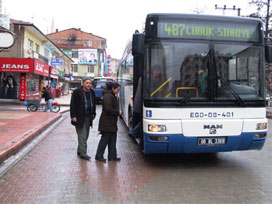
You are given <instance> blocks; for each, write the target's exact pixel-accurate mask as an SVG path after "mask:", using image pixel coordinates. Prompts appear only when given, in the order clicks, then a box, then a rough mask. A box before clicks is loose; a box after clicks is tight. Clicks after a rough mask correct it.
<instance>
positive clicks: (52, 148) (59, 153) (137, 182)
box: [0, 113, 161, 203]
mask: <svg viewBox="0 0 272 204" xmlns="http://www.w3.org/2000/svg"><path fill="white" fill-rule="evenodd" d="M67 115H68V114H66V116H67ZM98 115H99V113H98ZM96 121H97V120H96ZM119 127H121V130H120V131H119V133H120V134H124V133H125V134H127V133H126V130H125V127H124V126H123V125H122V124H121V123H120V124H119ZM96 130H97V122H96V124H95V127H94V129H93V130H92V132H91V134H90V139H89V141H88V145H89V146H88V152H89V154H90V155H91V156H92V159H91V161H89V162H88V161H85V160H81V159H79V158H78V157H77V156H76V148H77V140H76V133H75V130H74V127H73V126H71V125H70V119H69V117H67V118H66V119H65V121H64V122H63V123H62V124H61V125H60V126H58V127H57V128H56V129H55V130H54V131H53V132H52V133H51V134H49V135H48V136H47V137H46V138H45V139H44V140H43V141H42V142H41V143H39V144H38V145H37V146H36V147H35V148H34V149H33V150H32V151H31V152H30V153H29V155H27V156H26V157H24V158H23V159H22V160H21V161H20V162H19V163H18V164H16V165H15V166H14V167H13V168H12V169H11V170H9V171H8V172H7V173H6V174H5V175H4V176H3V177H2V178H1V179H0V202H1V201H2V202H4V203H24V202H25V203H113V202H121V201H128V200H129V197H131V196H133V195H134V194H135V193H136V192H137V191H138V190H139V189H140V188H143V187H144V185H145V184H146V183H148V182H150V181H151V180H152V179H153V178H154V177H156V176H157V175H158V174H159V173H160V171H161V170H159V169H157V168H156V167H153V166H151V165H149V164H148V163H146V164H144V165H143V163H144V162H143V161H144V157H143V155H142V154H141V153H140V152H139V151H138V147H137V146H136V145H135V144H133V143H132V142H131V143H128V140H129V138H128V137H124V136H125V135H123V137H121V138H120V137H119V140H118V147H117V148H118V155H119V156H121V157H122V160H121V162H108V163H106V164H104V163H100V162H96V161H95V160H94V155H95V151H96V147H97V144H98V142H99V137H98V136H97V134H98V132H97V131H96ZM133 152H134V153H133ZM106 156H107V153H106V154H105V157H106Z"/></svg>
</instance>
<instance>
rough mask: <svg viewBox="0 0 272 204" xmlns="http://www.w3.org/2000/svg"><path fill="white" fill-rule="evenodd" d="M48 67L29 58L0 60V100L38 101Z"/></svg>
mask: <svg viewBox="0 0 272 204" xmlns="http://www.w3.org/2000/svg"><path fill="white" fill-rule="evenodd" d="M48 77H49V66H48V65H47V64H44V63H43V62H40V61H39V60H35V59H29V58H1V60H0V99H15V100H20V101H25V100H28V101H40V98H41V94H40V91H41V89H42V88H43V86H44V85H43V84H44V83H43V82H44V81H45V80H47V79H48Z"/></svg>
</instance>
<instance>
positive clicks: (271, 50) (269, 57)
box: [265, 45, 272, 63]
mask: <svg viewBox="0 0 272 204" xmlns="http://www.w3.org/2000/svg"><path fill="white" fill-rule="evenodd" d="M265 60H266V62H268V63H271V62H272V45H265Z"/></svg>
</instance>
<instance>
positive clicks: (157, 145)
mask: <svg viewBox="0 0 272 204" xmlns="http://www.w3.org/2000/svg"><path fill="white" fill-rule="evenodd" d="M255 134H265V136H266V134H267V133H266V132H261V133H260V132H258V133H242V134H241V135H239V136H229V137H227V136H226V138H227V141H226V144H225V145H218V146H198V145H197V138H198V137H185V136H184V135H183V134H170V135H166V134H165V135H161V134H160V135H156V134H148V133H144V138H145V143H144V153H145V154H160V153H205V152H226V151H236V150H251V149H257V150H260V149H262V147H263V145H264V143H265V139H266V137H264V138H261V139H259V138H258V139H254V135H255ZM150 136H167V137H168V141H152V140H150V138H149V137H150Z"/></svg>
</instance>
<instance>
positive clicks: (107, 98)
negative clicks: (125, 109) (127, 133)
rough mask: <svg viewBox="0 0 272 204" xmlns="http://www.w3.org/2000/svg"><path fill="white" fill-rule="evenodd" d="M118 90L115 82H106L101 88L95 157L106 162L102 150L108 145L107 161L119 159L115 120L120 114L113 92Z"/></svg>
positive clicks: (115, 92)
mask: <svg viewBox="0 0 272 204" xmlns="http://www.w3.org/2000/svg"><path fill="white" fill-rule="evenodd" d="M119 90H120V85H119V84H118V83H117V82H107V83H106V89H104V90H103V92H102V94H103V100H102V113H101V116H100V119H99V124H98V131H100V133H101V135H102V136H101V139H100V141H99V144H98V147H97V152H96V156H95V159H96V160H97V161H101V162H106V159H104V156H103V155H104V152H105V149H106V147H107V146H108V161H120V160H121V158H119V157H117V150H116V140H117V120H118V116H120V115H121V114H122V111H120V110H119V105H118V101H117V98H116V96H115V94H117V93H118V92H119Z"/></svg>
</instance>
